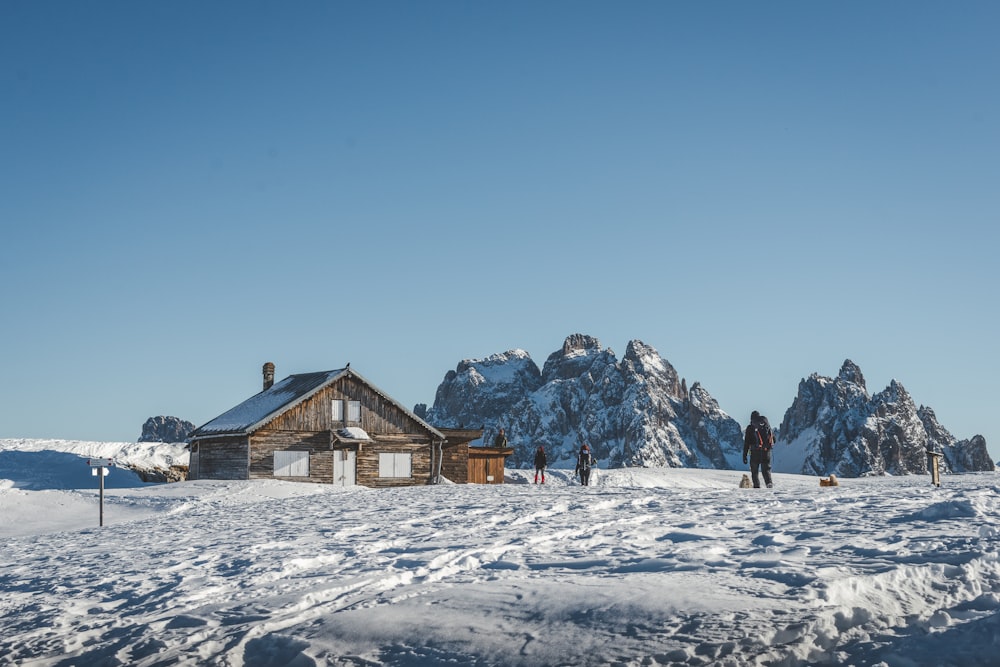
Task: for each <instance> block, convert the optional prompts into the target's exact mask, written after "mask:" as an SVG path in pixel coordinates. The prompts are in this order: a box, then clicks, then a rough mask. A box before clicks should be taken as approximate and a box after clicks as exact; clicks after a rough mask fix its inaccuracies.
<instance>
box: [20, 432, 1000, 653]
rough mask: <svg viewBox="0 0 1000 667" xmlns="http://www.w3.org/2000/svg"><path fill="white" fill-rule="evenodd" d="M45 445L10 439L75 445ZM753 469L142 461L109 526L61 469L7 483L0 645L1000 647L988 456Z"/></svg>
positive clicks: (206, 648) (41, 449)
mask: <svg viewBox="0 0 1000 667" xmlns="http://www.w3.org/2000/svg"><path fill="white" fill-rule="evenodd" d="M12 443H16V444H12ZM98 444H99V443H82V444H81V443H76V444H72V443H70V444H67V447H69V448H70V449H79V448H80V447H86V448H89V449H88V452H87V453H88V455H96V454H91V453H90V452H91V451H92V450H93V449H94V448H95V447H96V445H98ZM143 444H144V445H148V443H143ZM55 446H57V443H56V442H55V441H46V442H44V443H39V444H37V445H32V444H31V441H10V440H0V454H7V453H15V454H17V455H18V456H20V457H28V458H30V457H32V456H38V457H40V458H39V460H38V461H37V463H38V464H39V465H34V466H33V465H28V464H29V463H30V461H25V464H26V465H24V466H22V468H21V472H19V473H18V474H19V475H21V476H22V477H26V476H28V475H30V473H31V471H32V470H35V471H40V469H41V468H43V467H46V466H55V467H56V468H59V467H60V466H64V467H65V466H69V467H72V466H85V464H84V463H83V462H82V459H81V458H80V456H79V455H78V454H77V453H76V452H57V451H56V449H54V447H55ZM115 447H116V446H114V445H109V446H107V447H105V448H104V451H107V452H113V450H114V449H115ZM117 447H118V448H119V449H120V448H122V445H121V444H119V445H117ZM96 448H97V449H100V447H96ZM154 449H155V446H154ZM51 453H61V454H62V455H63V456H64V457H68V458H64V459H52V458H51V457H49V454H51ZM153 455H154V456H157V455H158V454H153ZM169 456H171V458H172V457H173V454H170V455H169ZM46 457H48V458H46ZM118 473H122V474H124V471H119V470H113V471H112V478H113V477H114V476H115V475H116V474H118ZM741 474H742V473H740V472H738V471H727V470H692V469H620V470H598V471H596V473H595V479H594V480H593V483H594V485H593V486H590V487H580V486H578V485H576V484H574V483H573V480H572V477H571V475H570V471H567V470H550V471H549V473H548V475H547V483H546V484H545V485H544V486H542V485H537V486H536V485H534V484H530V483H529V481H530V478H531V477H532V476H533V471H522V470H508V471H507V479H506V481H507V484H505V485H502V486H499V485H498V486H475V485H453V484H449V485H443V486H432V487H414V488H402V489H391V490H372V489H365V488H360V487H356V488H349V489H338V488H334V487H331V486H323V485H318V484H304V483H302V484H295V483H288V482H277V481H254V482H219V481H199V482H184V483H176V484H169V485H136V486H135V487H134V488H127V489H112V490H110V491H109V492H108V497H107V498H106V510H105V516H106V525H105V527H104V528H103V529H98V528H97V527H96V523H97V506H96V494H97V491H96V488H92V489H65V488H61V487H60V486H59V484H60V482H59V480H60V479H68V477H66V476H64V475H62V474H60V471H59V470H55V471H50V473H49V474H48V477H46V479H48V480H49V482H48V484H49V485H50V486H49V487H48V488H42V485H41V483H37V484H35V486H34V487H33V488H34V489H35V490H32V489H28V488H25V487H24V486H23V485H15V484H14V483H13V482H11V481H6V482H4V481H0V517H3V518H2V521H0V535H2V536H3V537H4V552H5V553H4V556H5V557H4V558H3V559H2V562H0V581H2V582H3V595H2V596H0V665H23V664H31V665H33V666H42V665H70V664H73V665H135V666H139V667H142V666H146V667H152V666H153V665H167V664H171V665H192V666H193V665H206V664H208V665H457V664H461V665H467V664H479V665H608V664H617V665H654V666H655V665H723V666H726V665H730V666H738V665H760V666H763V665H803V664H830V665H833V664H837V665H840V664H852V665H906V666H927V667H931V666H933V667H938V666H941V665H993V664H996V655H997V650H998V646H997V640H996V637H997V636H998V635H1000V617H998V610H1000V562H998V557H997V551H998V549H997V548H998V540H1000V529H998V528H997V526H998V525H1000V486H998V485H997V482H998V479H1000V478H998V477H997V476H996V474H995V473H978V474H969V475H950V476H948V477H947V478H946V479H945V482H944V484H945V485H944V486H942V487H941V488H934V487H932V486H931V485H930V483H929V480H928V478H927V477H926V476H906V477H879V478H863V479H845V480H842V481H841V483H842V486H840V487H836V488H822V489H821V488H820V487H819V486H818V484H817V481H816V478H814V477H805V476H799V475H787V474H778V475H776V476H775V478H776V483H777V486H776V488H775V489H773V490H770V491H769V490H752V489H751V490H741V489H739V488H737V482H738V480H739V477H740V476H741ZM6 475H7V467H6V466H5V467H3V468H0V476H4V477H5V476H6ZM109 479H110V478H109ZM22 481H25V480H22Z"/></svg>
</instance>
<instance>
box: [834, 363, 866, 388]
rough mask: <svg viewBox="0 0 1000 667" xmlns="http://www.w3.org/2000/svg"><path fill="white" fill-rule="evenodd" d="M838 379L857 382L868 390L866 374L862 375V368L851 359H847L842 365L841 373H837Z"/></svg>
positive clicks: (852, 382)
mask: <svg viewBox="0 0 1000 667" xmlns="http://www.w3.org/2000/svg"><path fill="white" fill-rule="evenodd" d="M837 379H839V380H841V381H842V382H849V383H851V384H856V385H858V386H859V387H861V388H862V389H865V390H866V391H867V387H865V376H864V375H862V373H861V368H860V367H859V366H858V365H857V364H856V363H854V362H853V361H851V360H850V359H847V360H845V361H844V365H843V366H841V367H840V373H839V374H838V375H837Z"/></svg>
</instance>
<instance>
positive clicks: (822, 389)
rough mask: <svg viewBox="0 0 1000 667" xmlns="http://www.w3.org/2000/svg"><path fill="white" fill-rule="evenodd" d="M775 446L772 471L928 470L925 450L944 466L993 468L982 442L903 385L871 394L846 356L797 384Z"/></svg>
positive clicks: (945, 468) (845, 474) (846, 473)
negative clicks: (954, 427) (945, 421)
mask: <svg viewBox="0 0 1000 667" xmlns="http://www.w3.org/2000/svg"><path fill="white" fill-rule="evenodd" d="M779 433H780V436H779V440H778V442H777V443H776V445H775V450H774V464H775V470H778V471H782V472H794V473H803V474H816V475H826V474H829V473H835V474H837V475H840V476H843V477H859V476H864V475H883V474H891V475H905V474H912V473H926V472H927V470H928V466H927V451H928V450H931V451H934V452H937V453H939V454H941V455H942V458H941V468H942V472H971V471H992V470H995V466H994V464H993V462H992V461H991V460H990V457H989V453H988V452H987V449H986V440H985V439H984V438H983V437H982V436H978V435H977V436H975V437H973V438H971V439H970V440H961V441H959V440H957V439H956V438H955V437H954V436H952V435H951V433H949V432H948V431H947V430H946V429H945V428H944V427H943V426H941V425H940V424H939V423H938V421H937V418H936V417H935V415H934V411H933V410H931V409H930V408H928V407H925V406H920V407H919V408H918V407H917V406H916V405H915V404H914V402H913V399H912V398H911V397H910V394H909V393H908V392H907V391H906V389H905V388H904V387H903V385H902V384H900V383H899V382H897V381H896V380H893V381H892V382H890V384H889V386H888V387H886V388H885V389H884V390H882V391H881V392H878V393H877V394H875V395H873V396H869V394H868V389H867V387H866V386H865V379H864V375H863V374H862V373H861V369H860V368H859V367H858V366H857V364H855V363H854V362H853V361H851V360H850V359H848V360H847V361H845V362H844V364H843V366H842V367H841V369H840V373H839V374H838V375H837V377H836V378H829V377H823V376H821V375H819V374H817V373H813V374H812V375H810V376H809V377H808V378H806V379H803V380H802V381H801V382H800V383H799V391H798V395H797V396H796V397H795V400H794V401H793V402H792V406H791V407H790V408H788V410H787V411H786V412H785V417H784V420H783V421H782V423H781V428H780V431H779Z"/></svg>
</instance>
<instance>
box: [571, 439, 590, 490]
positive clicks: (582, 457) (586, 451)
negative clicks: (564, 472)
mask: <svg viewBox="0 0 1000 667" xmlns="http://www.w3.org/2000/svg"><path fill="white" fill-rule="evenodd" d="M593 465H594V457H593V456H591V455H590V445H588V444H586V443H584V445H583V447H580V454H579V456H577V457H576V470H574V471H573V472H575V473H576V474H577V475H579V476H580V484H582V485H583V486H590V469H591V467H593Z"/></svg>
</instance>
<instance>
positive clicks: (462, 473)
mask: <svg viewBox="0 0 1000 667" xmlns="http://www.w3.org/2000/svg"><path fill="white" fill-rule="evenodd" d="M442 450H443V454H444V456H443V457H442V459H441V474H442V475H443V476H444V477H446V478H447V479H448V480H450V481H452V482H454V483H455V484H467V483H468V482H469V443H467V442H463V443H462V444H460V445H445V446H444V447H442Z"/></svg>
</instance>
